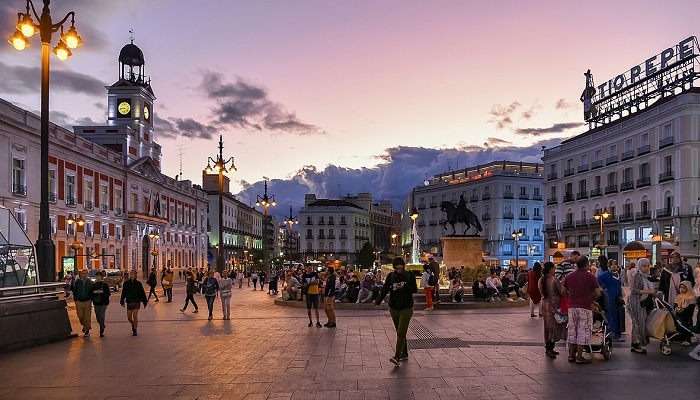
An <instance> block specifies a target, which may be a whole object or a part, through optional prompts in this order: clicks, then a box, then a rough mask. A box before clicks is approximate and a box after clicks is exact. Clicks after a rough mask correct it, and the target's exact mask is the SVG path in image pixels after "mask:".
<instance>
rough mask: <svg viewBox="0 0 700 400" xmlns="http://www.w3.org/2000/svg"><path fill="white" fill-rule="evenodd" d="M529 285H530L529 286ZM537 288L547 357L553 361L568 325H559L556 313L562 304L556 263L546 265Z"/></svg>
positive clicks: (548, 262)
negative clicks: (540, 297)
mask: <svg viewBox="0 0 700 400" xmlns="http://www.w3.org/2000/svg"><path fill="white" fill-rule="evenodd" d="M528 285H529V284H528ZM537 287H538V289H539V291H540V294H541V296H542V300H541V301H540V310H541V312H542V322H543V323H544V350H545V355H546V356H547V357H549V358H551V359H555V358H557V355H559V352H557V351H555V350H554V345H555V343H556V342H558V341H560V340H561V339H564V338H565V337H566V324H565V323H564V324H560V323H557V320H556V319H555V318H554V313H555V312H556V311H557V308H559V303H560V302H561V292H562V288H561V282H559V279H557V278H555V277H554V263H552V262H551V261H547V262H545V263H544V269H543V270H542V278H540V280H539V281H538V282H537Z"/></svg>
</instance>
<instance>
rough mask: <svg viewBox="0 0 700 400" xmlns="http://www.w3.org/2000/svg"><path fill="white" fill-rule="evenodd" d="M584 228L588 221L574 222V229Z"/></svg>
mask: <svg viewBox="0 0 700 400" xmlns="http://www.w3.org/2000/svg"><path fill="white" fill-rule="evenodd" d="M586 226H588V219H579V220H576V227H577V228H581V227H586Z"/></svg>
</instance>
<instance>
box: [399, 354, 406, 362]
mask: <svg viewBox="0 0 700 400" xmlns="http://www.w3.org/2000/svg"><path fill="white" fill-rule="evenodd" d="M403 360H408V354H401V355H400V356H399V361H403Z"/></svg>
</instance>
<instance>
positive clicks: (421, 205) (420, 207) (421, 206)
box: [417, 203, 425, 210]
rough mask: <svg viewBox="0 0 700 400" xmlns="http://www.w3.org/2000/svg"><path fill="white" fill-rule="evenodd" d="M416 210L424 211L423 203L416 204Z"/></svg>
mask: <svg viewBox="0 0 700 400" xmlns="http://www.w3.org/2000/svg"><path fill="white" fill-rule="evenodd" d="M417 208H418V209H419V210H425V203H421V204H418V206H417Z"/></svg>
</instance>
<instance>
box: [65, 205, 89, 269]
mask: <svg viewBox="0 0 700 400" xmlns="http://www.w3.org/2000/svg"><path fill="white" fill-rule="evenodd" d="M76 217H77V216H76ZM76 217H74V216H73V214H71V213H68V218H67V219H66V223H67V224H68V225H70V226H73V225H76V226H73V243H71V244H70V248H71V249H73V251H74V254H73V260H74V261H73V263H74V265H75V268H76V269H77V268H78V250H80V249H81V248H82V247H83V244H82V243H80V242H79V241H78V226H83V225H85V220H84V219H83V216H82V215H81V216H79V217H77V218H76ZM74 272H76V271H74Z"/></svg>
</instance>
